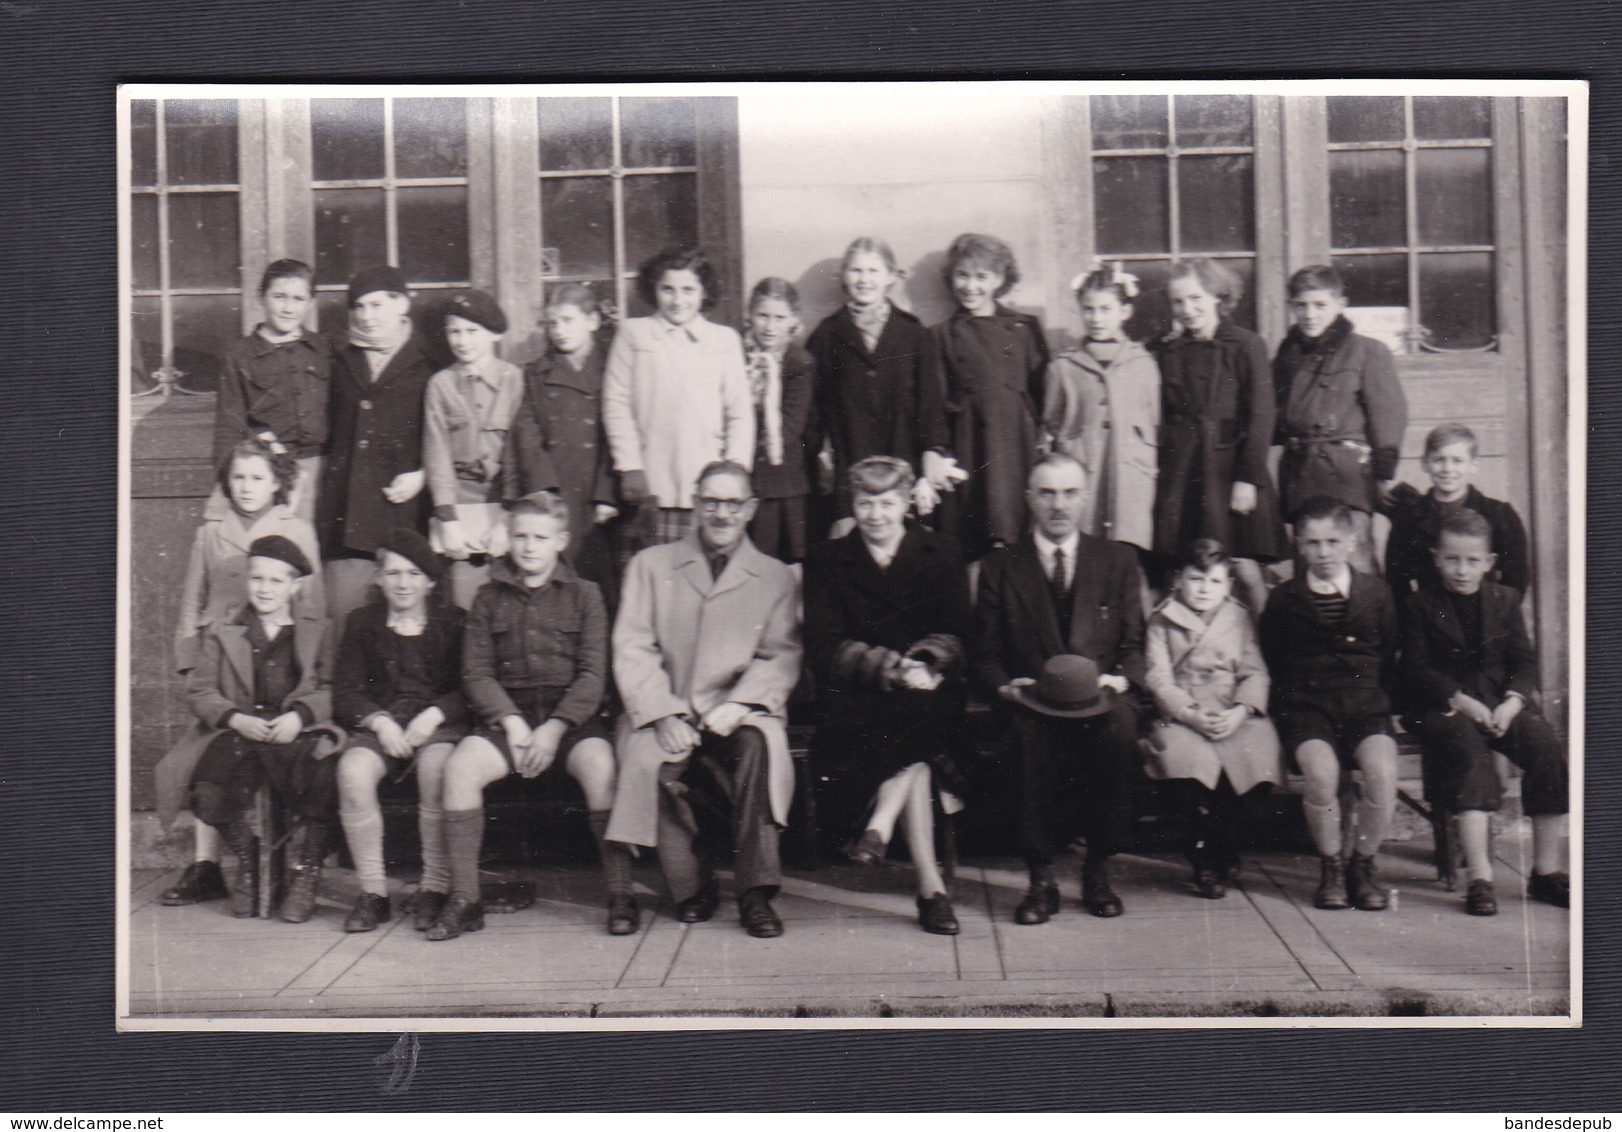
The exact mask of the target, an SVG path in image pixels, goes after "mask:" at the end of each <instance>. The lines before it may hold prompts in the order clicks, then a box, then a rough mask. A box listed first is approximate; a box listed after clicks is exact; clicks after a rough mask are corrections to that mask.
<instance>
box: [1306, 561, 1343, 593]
mask: <svg viewBox="0 0 1622 1132" xmlns="http://www.w3.org/2000/svg"><path fill="white" fill-rule="evenodd" d="M1307 588H1308V589H1310V590H1311V591H1312V592H1313V593H1315V594H1339V595H1340V596H1341V597H1348V598H1349V597H1351V596H1352V568H1351V567H1350V566H1345V565H1343V566H1341V568H1340V572H1339V573H1338V574H1336V575H1335V576H1334V577H1333V578H1330V579H1329V580H1327V581H1324V580H1322V579H1320V578H1319V577H1318V575H1316V574H1314V573H1312V572H1311V571H1310V570H1309V571H1308V572H1307Z"/></svg>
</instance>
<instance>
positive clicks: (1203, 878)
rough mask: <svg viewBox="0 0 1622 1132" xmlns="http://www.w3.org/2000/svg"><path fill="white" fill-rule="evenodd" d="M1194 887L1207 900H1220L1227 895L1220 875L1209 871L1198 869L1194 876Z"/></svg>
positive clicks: (1226, 888)
mask: <svg viewBox="0 0 1622 1132" xmlns="http://www.w3.org/2000/svg"><path fill="white" fill-rule="evenodd" d="M1194 887H1195V888H1196V889H1197V890H1198V891H1199V894H1200V895H1201V896H1203V897H1205V899H1207V900H1221V899H1222V898H1223V897H1224V896H1226V895H1228V886H1227V885H1226V884H1224V883H1223V882H1222V874H1221V873H1218V872H1214V871H1212V870H1211V869H1200V870H1199V871H1197V872H1196V873H1195V874H1194Z"/></svg>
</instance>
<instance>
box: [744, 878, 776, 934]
mask: <svg viewBox="0 0 1622 1132" xmlns="http://www.w3.org/2000/svg"><path fill="white" fill-rule="evenodd" d="M738 922H739V923H740V924H742V925H743V930H744V931H746V932H748V933H749V934H750V935H752V936H754V937H755V938H756V939H776V938H777V937H778V936H780V935H782V934H783V921H782V920H779V919H778V918H777V913H776V912H774V911H772V902H771V899H770V898H769V897H768V896H767V895H766V894H765V893H764V892H762V891H760V890H759V889H758V888H751V889H750V890H749V891H748V892H745V893H744V894H743V895H742V896H740V897H738Z"/></svg>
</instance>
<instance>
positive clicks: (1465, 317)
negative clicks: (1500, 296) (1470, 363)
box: [1419, 252, 1496, 350]
mask: <svg viewBox="0 0 1622 1132" xmlns="http://www.w3.org/2000/svg"><path fill="white" fill-rule="evenodd" d="M1492 258H1493V257H1492V254H1491V253H1489V252H1447V253H1442V254H1429V255H1422V256H1420V257H1419V321H1420V323H1421V324H1422V325H1423V326H1424V327H1425V329H1427V330H1429V331H1430V336H1429V337H1428V338H1427V339H1426V341H1428V342H1429V343H1430V344H1431V345H1433V346H1442V347H1444V348H1447V349H1452V350H1463V349H1470V348H1472V347H1477V346H1486V345H1488V344H1490V343H1491V342H1492V338H1493V332H1494V330H1495V329H1496V327H1495V323H1496V313H1495V311H1494V303H1493V286H1492Z"/></svg>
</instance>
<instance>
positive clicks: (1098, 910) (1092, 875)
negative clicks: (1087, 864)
mask: <svg viewBox="0 0 1622 1132" xmlns="http://www.w3.org/2000/svg"><path fill="white" fill-rule="evenodd" d="M1081 906H1082V907H1083V908H1085V909H1087V911H1089V912H1091V913H1092V914H1093V915H1095V916H1101V917H1103V918H1104V919H1106V920H1109V919H1113V918H1115V917H1116V916H1119V915H1120V914H1121V913H1122V912H1124V911H1125V910H1126V909H1125V908H1123V907H1122V905H1121V898H1120V897H1119V896H1117V895H1115V889H1113V888H1111V887H1110V882H1109V867H1108V866H1107V865H1103V864H1100V865H1095V866H1093V867H1091V868H1087V869H1083V870H1082V874H1081Z"/></svg>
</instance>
